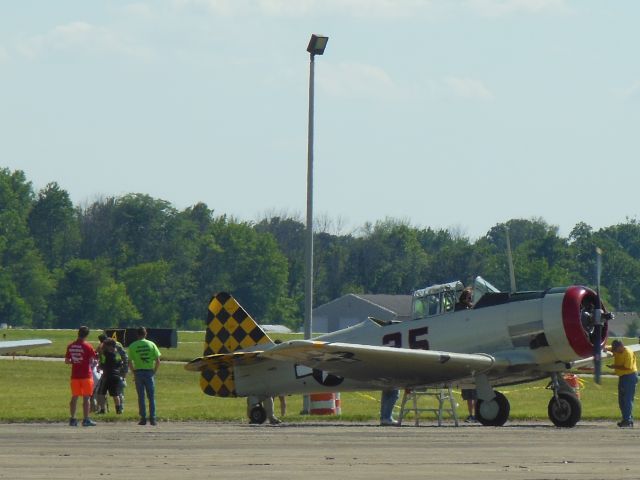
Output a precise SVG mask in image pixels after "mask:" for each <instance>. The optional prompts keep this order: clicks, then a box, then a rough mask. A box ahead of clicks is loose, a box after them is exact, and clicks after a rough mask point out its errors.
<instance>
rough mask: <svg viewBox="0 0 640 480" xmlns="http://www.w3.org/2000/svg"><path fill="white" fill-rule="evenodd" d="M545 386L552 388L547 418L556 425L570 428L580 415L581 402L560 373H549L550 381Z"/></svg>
mask: <svg viewBox="0 0 640 480" xmlns="http://www.w3.org/2000/svg"><path fill="white" fill-rule="evenodd" d="M547 388H550V389H552V390H553V397H551V400H549V407H548V408H547V413H548V414H549V420H551V421H552V422H553V424H554V425H555V426H556V427H562V428H572V427H575V426H576V424H577V423H578V422H579V421H580V418H581V417H582V404H581V403H580V399H579V398H578V397H577V396H576V394H575V392H574V390H573V389H572V388H571V387H570V386H569V385H568V384H567V382H566V381H565V380H564V377H563V376H562V375H559V374H557V373H554V374H552V375H551V383H550V384H549V386H548V387H547Z"/></svg>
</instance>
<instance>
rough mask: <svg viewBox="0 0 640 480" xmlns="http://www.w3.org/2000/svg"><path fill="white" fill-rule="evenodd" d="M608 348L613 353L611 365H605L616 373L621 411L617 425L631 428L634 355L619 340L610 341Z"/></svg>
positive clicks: (635, 378) (634, 392) (635, 376)
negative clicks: (620, 417) (620, 418)
mask: <svg viewBox="0 0 640 480" xmlns="http://www.w3.org/2000/svg"><path fill="white" fill-rule="evenodd" d="M610 350H611V352H612V353H613V365H607V366H608V367H609V368H613V369H614V370H615V372H616V375H618V405H619V406H620V412H621V413H622V421H621V422H618V426H619V427H620V428H633V397H634V396H635V394H636V384H637V383H638V368H637V367H636V356H635V354H634V353H633V352H632V351H631V349H630V348H628V347H625V346H624V344H623V343H622V342H621V341H620V340H614V341H613V342H611V348H610Z"/></svg>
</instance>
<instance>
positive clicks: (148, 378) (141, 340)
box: [129, 327, 160, 425]
mask: <svg viewBox="0 0 640 480" xmlns="http://www.w3.org/2000/svg"><path fill="white" fill-rule="evenodd" d="M137 334H138V340H136V341H135V342H133V343H132V344H131V345H129V369H130V370H131V371H132V372H133V374H134V376H135V379H136V393H137V394H138V412H139V413H140V421H139V422H138V425H146V424H147V408H146V404H145V392H146V394H147V396H148V397H149V423H150V424H151V425H155V424H156V398H155V395H156V384H155V374H156V372H157V371H158V368H159V367H160V350H158V347H157V345H156V344H155V343H153V342H152V341H151V340H147V329H146V328H144V327H139V328H138V331H137Z"/></svg>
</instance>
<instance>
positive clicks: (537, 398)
mask: <svg viewBox="0 0 640 480" xmlns="http://www.w3.org/2000/svg"><path fill="white" fill-rule="evenodd" d="M2 333H5V334H6V338H5V339H6V340H19V339H25V338H49V339H50V340H52V341H53V344H52V345H51V346H49V347H43V348H38V349H34V350H32V351H31V352H29V355H33V356H47V357H62V356H63V355H64V351H65V348H66V346H67V344H68V343H69V342H71V341H72V340H74V339H75V333H76V332H75V330H4V331H2ZM98 333H100V332H98V331H94V332H92V334H91V336H90V340H91V341H92V343H93V344H94V345H97V336H98ZM203 338H204V333H203V332H179V333H178V340H179V344H178V348H176V349H166V348H163V349H161V350H162V355H163V360H176V361H188V360H191V359H193V358H195V357H198V356H200V355H202V347H203ZM273 338H274V339H275V338H280V339H282V340H288V339H290V338H300V337H299V335H281V334H278V335H274V336H273ZM634 340H635V339H634ZM0 379H1V384H2V388H0V405H1V406H2V408H0V421H2V422H15V421H19V422H22V421H64V420H65V419H66V418H67V417H68V406H67V405H68V402H69V395H70V393H69V385H68V383H69V366H67V365H65V364H64V363H63V362H61V361H48V362H39V361H33V360H10V359H4V360H0ZM130 382H132V380H130ZM157 382H158V383H157V403H158V415H159V416H160V418H162V419H166V420H174V421H183V420H216V421H238V422H245V421H246V420H245V415H246V413H245V410H246V402H245V399H241V398H240V399H238V398H226V399H225V398H216V397H209V396H207V395H205V394H203V393H202V392H201V391H200V388H199V384H198V375H197V374H195V373H192V372H187V371H186V370H184V368H183V366H182V365H179V364H168V363H165V364H163V365H162V367H161V370H160V372H159V374H158V379H157ZM546 384H547V382H546V381H541V382H535V383H531V384H526V385H519V386H513V387H504V388H500V389H499V390H500V391H502V392H503V393H504V394H505V395H506V396H507V397H508V399H509V401H510V403H511V418H512V419H547V404H548V403H549V398H550V397H551V392H550V391H549V390H546V389H545V387H546ZM125 393H126V397H127V401H126V408H125V414H124V415H123V416H117V417H116V415H115V414H114V413H108V414H107V415H105V416H104V417H102V418H103V419H104V420H106V421H121V420H133V419H135V418H136V412H137V403H136V402H137V400H136V394H135V388H134V387H133V384H131V385H130V386H129V387H128V388H127V390H126V392H125ZM581 395H582V400H583V418H585V419H601V418H608V419H614V418H618V417H619V412H618V406H617V392H616V379H615V378H604V379H603V383H602V385H596V384H595V383H594V382H593V380H592V379H590V378H585V379H584V381H583V389H582V390H581ZM457 398H458V403H459V404H460V407H459V409H458V412H459V414H460V416H464V415H466V405H465V402H463V401H462V400H461V399H460V396H459V394H457ZM341 399H342V416H341V418H342V419H344V420H354V421H366V420H376V419H377V418H378V413H379V408H380V403H379V399H380V394H379V392H359V393H342V395H341ZM427 401H428V400H426V399H423V400H421V406H422V407H425V406H427V405H426V404H425V403H424V402H427ZM287 403H288V414H287V416H286V419H287V420H290V421H318V420H331V419H333V417H326V416H325V417H310V416H306V415H305V416H301V415H299V414H298V413H299V412H300V410H301V409H302V399H301V396H299V395H295V396H290V397H287ZM399 403H400V402H398V406H399ZM433 406H435V404H434V405H433ZM277 408H278V404H277V402H276V410H277ZM427 418H428V416H427Z"/></svg>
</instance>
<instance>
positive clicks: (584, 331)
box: [562, 286, 609, 358]
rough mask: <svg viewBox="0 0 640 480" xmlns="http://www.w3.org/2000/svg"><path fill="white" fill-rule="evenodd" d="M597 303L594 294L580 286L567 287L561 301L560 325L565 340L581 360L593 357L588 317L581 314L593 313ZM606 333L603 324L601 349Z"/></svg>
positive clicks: (606, 327)
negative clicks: (565, 337) (562, 328)
mask: <svg viewBox="0 0 640 480" xmlns="http://www.w3.org/2000/svg"><path fill="white" fill-rule="evenodd" d="M597 301H598V296H597V294H596V292H594V291H593V290H591V289H590V288H587V287H582V286H573V287H569V288H568V289H567V291H566V292H565V294H564V298H563V299H562V325H563V327H564V331H565V334H566V336H567V340H568V342H569V345H570V346H571V348H572V349H573V351H574V352H576V354H577V355H579V356H580V357H582V358H585V357H590V356H592V355H593V328H592V324H590V323H589V322H588V318H589V315H583V313H584V312H585V311H586V312H589V311H590V310H591V311H593V308H595V307H596V306H597V305H598V303H597ZM585 318H586V319H587V320H585ZM608 333H609V325H608V322H604V325H603V328H602V344H601V347H602V348H604V346H605V345H606V342H607V335H608Z"/></svg>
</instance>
